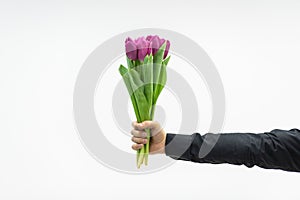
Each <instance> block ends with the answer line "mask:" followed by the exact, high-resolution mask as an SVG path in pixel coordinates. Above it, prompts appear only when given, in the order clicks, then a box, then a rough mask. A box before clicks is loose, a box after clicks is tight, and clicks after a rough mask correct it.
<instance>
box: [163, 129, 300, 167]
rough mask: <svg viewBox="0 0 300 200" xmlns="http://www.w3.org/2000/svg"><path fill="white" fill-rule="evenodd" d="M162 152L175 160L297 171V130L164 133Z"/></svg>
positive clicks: (299, 151) (299, 153) (299, 135)
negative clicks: (163, 150)
mask: <svg viewBox="0 0 300 200" xmlns="http://www.w3.org/2000/svg"><path fill="white" fill-rule="evenodd" d="M165 152H166V155H167V156H170V157H171V158H174V159H178V160H187V161H192V162H199V163H213V164H220V163H228V164H235V165H245V166H247V167H253V166H255V165H256V166H259V167H262V168H266V169H281V170H285V171H294V172H300V131H299V130H298V129H292V130H279V129H275V130H272V131H271V132H265V133H260V134H254V133H223V134H212V133H207V134H205V135H203V136H201V135H200V134H199V133H194V134H192V135H180V134H171V133H168V134H167V138H166V145H165Z"/></svg>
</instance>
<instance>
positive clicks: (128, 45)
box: [125, 37, 137, 60]
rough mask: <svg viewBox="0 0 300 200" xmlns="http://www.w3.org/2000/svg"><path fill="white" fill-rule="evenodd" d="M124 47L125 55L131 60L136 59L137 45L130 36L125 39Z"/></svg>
mask: <svg viewBox="0 0 300 200" xmlns="http://www.w3.org/2000/svg"><path fill="white" fill-rule="evenodd" d="M125 49H126V55H127V57H128V58H129V59H131V60H136V59H137V47H136V44H135V42H134V41H133V40H132V39H131V38H130V37H128V38H127V39H126V40H125Z"/></svg>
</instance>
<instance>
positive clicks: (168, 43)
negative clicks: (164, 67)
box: [164, 40, 170, 59]
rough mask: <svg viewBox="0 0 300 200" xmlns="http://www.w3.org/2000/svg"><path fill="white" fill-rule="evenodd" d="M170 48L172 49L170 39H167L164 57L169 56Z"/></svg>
mask: <svg viewBox="0 0 300 200" xmlns="http://www.w3.org/2000/svg"><path fill="white" fill-rule="evenodd" d="M169 49H170V41H169V40H167V45H166V50H165V53H164V59H165V58H166V57H167V56H168V53H169Z"/></svg>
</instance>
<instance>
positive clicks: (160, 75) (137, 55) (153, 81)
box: [119, 36, 170, 168]
mask: <svg viewBox="0 0 300 200" xmlns="http://www.w3.org/2000/svg"><path fill="white" fill-rule="evenodd" d="M125 48H126V59H127V65H128V68H126V67H125V66H123V65H120V67H119V72H120V74H121V76H122V78H123V81H124V83H125V85H126V88H127V90H128V93H129V96H130V99H131V102H132V105H133V109H134V112H135V115H136V119H137V122H139V123H140V122H143V121H145V120H153V118H154V112H155V106H156V102H157V99H158V96H159V95H160V93H161V91H162V89H163V88H164V86H165V84H166V81H167V71H166V67H167V64H168V62H169V60H170V56H169V57H167V55H168V51H169V48H170V42H169V41H168V40H165V39H161V38H159V37H158V36H147V37H146V38H144V37H139V38H138V39H135V40H132V39H131V38H127V39H126V41H125ZM145 132H146V133H147V141H148V142H147V144H145V145H144V146H143V148H141V149H140V150H138V151H137V159H136V162H137V167H138V168H140V166H141V165H142V164H143V163H144V164H145V165H147V164H148V155H149V148H150V145H149V144H150V139H151V130H150V129H146V130H145Z"/></svg>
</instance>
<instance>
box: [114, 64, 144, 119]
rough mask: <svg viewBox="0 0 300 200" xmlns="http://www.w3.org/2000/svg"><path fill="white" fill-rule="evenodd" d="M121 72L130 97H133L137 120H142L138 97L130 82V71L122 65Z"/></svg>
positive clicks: (132, 101)
mask: <svg viewBox="0 0 300 200" xmlns="http://www.w3.org/2000/svg"><path fill="white" fill-rule="evenodd" d="M119 72H120V74H121V76H122V78H123V81H124V83H125V86H126V88H127V90H128V93H129V96H130V99H131V103H132V106H133V109H134V112H135V115H136V118H137V121H141V116H140V113H139V109H138V104H137V100H136V98H135V96H134V94H133V89H132V86H131V83H130V82H131V81H130V80H131V78H130V74H129V71H128V69H127V68H126V67H124V66H123V65H120V67H119Z"/></svg>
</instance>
